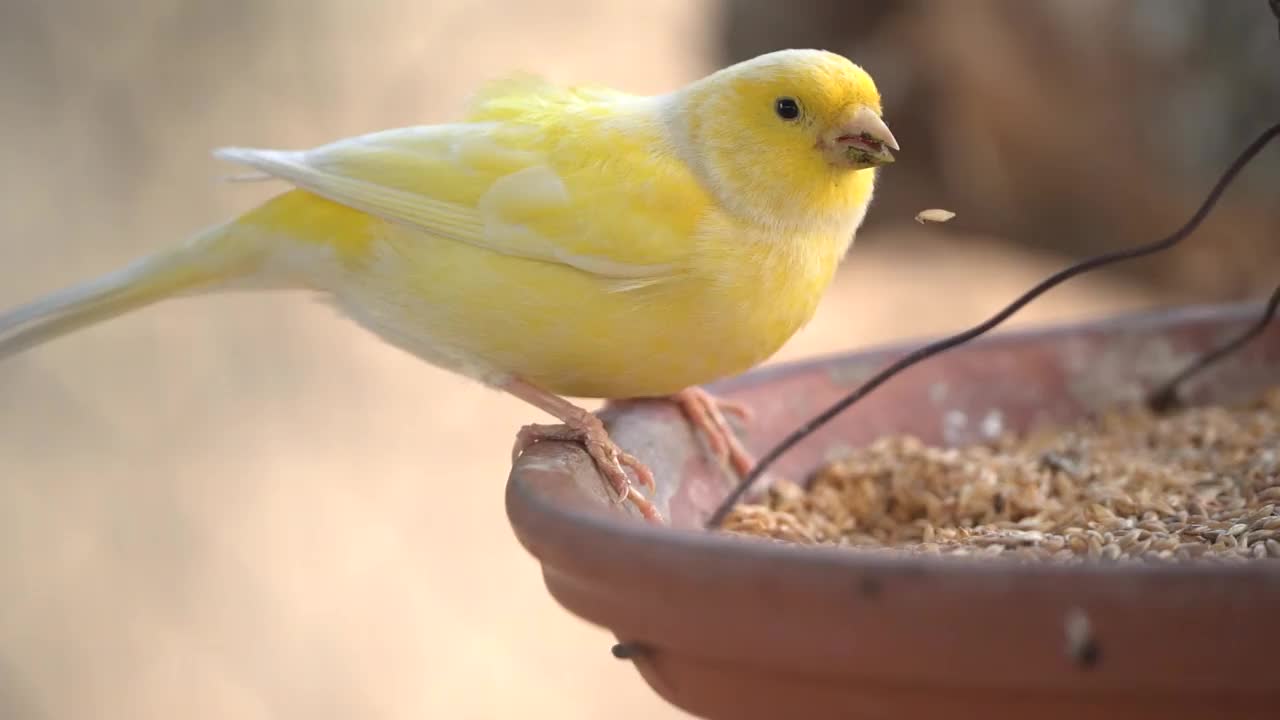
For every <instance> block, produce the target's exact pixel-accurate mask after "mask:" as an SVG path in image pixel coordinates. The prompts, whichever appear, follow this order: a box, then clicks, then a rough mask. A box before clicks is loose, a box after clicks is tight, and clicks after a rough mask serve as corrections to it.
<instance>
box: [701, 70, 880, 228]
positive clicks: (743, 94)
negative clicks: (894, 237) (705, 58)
mask: <svg viewBox="0 0 1280 720" xmlns="http://www.w3.org/2000/svg"><path fill="white" fill-rule="evenodd" d="M680 97H681V103H682V105H683V107H682V110H681V111H680V113H679V116H680V131H681V134H682V136H683V141H684V144H685V145H686V146H687V147H686V151H687V154H693V155H695V156H697V157H698V161H699V162H700V163H701V164H702V166H703V167H702V170H703V174H704V176H706V177H708V178H709V179H711V181H712V182H713V184H715V185H716V186H717V188H718V189H720V190H721V191H724V192H723V194H729V193H731V194H734V195H737V196H738V197H744V196H745V197H746V198H747V199H748V200H749V201H751V202H756V203H763V204H765V205H776V204H777V202H775V201H781V200H783V199H786V200H788V201H791V202H792V203H793V204H796V203H798V204H801V205H804V204H810V205H813V204H817V205H818V206H819V207H817V208H810V209H813V210H822V209H826V208H824V207H823V206H824V205H831V204H849V205H855V206H858V205H865V204H866V202H867V201H868V200H869V199H870V194H871V188H872V184H873V182H874V175H875V170H876V168H879V167H881V166H883V165H887V164H889V163H892V162H893V160H894V156H893V151H895V150H898V142H897V140H895V139H894V137H893V133H891V132H890V131H889V127H888V125H886V124H885V122H884V120H883V119H882V118H881V112H882V110H881V103H880V93H879V91H878V90H877V89H876V85H875V82H873V81H872V79H871V76H870V75H868V74H867V72H866V71H865V70H863V69H862V68H860V67H858V66H857V65H855V64H853V63H852V62H850V61H849V60H848V59H847V58H844V57H842V56H840V55H837V54H835V53H831V52H826V51H822V50H781V51H778V52H773V53H768V54H765V55H761V56H758V57H756V58H753V59H751V60H747V61H744V62H741V63H738V64H736V65H732V66H730V67H727V68H725V69H723V70H720V71H719V72H716V73H714V74H712V75H709V76H707V77H706V78H703V79H702V80H700V81H698V82H696V83H693V84H692V85H690V86H688V88H686V89H685V90H684V91H683V92H682V93H681V95H680ZM771 209H772V210H774V211H778V210H779V208H776V207H774V208H771ZM831 209H838V208H831Z"/></svg>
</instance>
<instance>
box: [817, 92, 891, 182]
mask: <svg viewBox="0 0 1280 720" xmlns="http://www.w3.org/2000/svg"><path fill="white" fill-rule="evenodd" d="M827 144H828V152H829V157H830V160H831V161H832V163H834V164H838V165H843V166H845V167H850V168H853V169H854V170H864V169H866V168H873V167H879V166H881V165H888V164H889V163H891V162H893V153H891V152H889V151H890V150H897V149H898V141H897V140H896V139H894V137H893V133H891V132H889V126H888V125H885V124H884V120H881V119H880V116H879V115H877V114H876V113H875V111H874V110H872V109H871V108H869V107H866V106H865V105H863V106H859V107H858V108H857V109H856V110H854V111H853V112H852V113H850V114H849V115H848V116H847V117H845V118H844V119H843V120H842V121H841V122H840V123H839V124H837V126H836V127H835V129H834V130H832V131H831V133H830V135H829V137H828V139H827Z"/></svg>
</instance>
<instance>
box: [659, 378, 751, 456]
mask: <svg viewBox="0 0 1280 720" xmlns="http://www.w3.org/2000/svg"><path fill="white" fill-rule="evenodd" d="M671 400H672V402H674V403H676V405H678V406H679V407H680V409H681V411H682V412H684V414H685V417H687V418H688V419H689V422H690V423H692V424H693V426H694V427H695V428H698V429H699V430H701V431H702V433H703V435H704V436H705V437H706V438H707V444H708V445H710V448H711V453H712V455H714V456H715V458H716V460H718V461H719V462H721V463H728V464H729V466H730V467H732V468H733V470H734V471H735V472H737V473H738V475H740V476H741V475H746V474H747V473H748V472H750V471H751V468H752V467H753V466H754V465H755V459H754V458H753V457H752V456H751V453H749V452H747V449H746V448H745V447H743V445H742V442H741V441H739V440H738V436H737V434H736V433H734V431H733V428H732V427H731V426H730V425H729V421H728V420H727V419H726V418H725V413H728V414H730V415H734V416H735V417H737V418H738V419H739V420H741V421H743V422H750V421H751V418H752V416H753V413H752V411H751V408H750V407H748V406H747V405H745V404H743V403H741V402H738V401H736V400H726V399H722V398H718V397H716V396H715V395H712V394H711V393H709V392H707V391H706V390H703V389H702V388H698V387H691V388H687V389H685V390H681V391H680V392H678V393H676V394H675V395H672V396H671Z"/></svg>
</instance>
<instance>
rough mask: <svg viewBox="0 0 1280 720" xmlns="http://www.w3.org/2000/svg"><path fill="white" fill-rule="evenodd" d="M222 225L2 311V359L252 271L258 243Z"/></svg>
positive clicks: (257, 253)
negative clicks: (135, 260)
mask: <svg viewBox="0 0 1280 720" xmlns="http://www.w3.org/2000/svg"><path fill="white" fill-rule="evenodd" d="M245 240H248V238H241V237H238V236H237V233H236V231H235V226H234V225H220V226H217V227H214V228H211V229H210V230H207V231H205V232H203V233H201V234H199V235H196V236H195V237H193V238H192V239H191V240H189V241H187V242H185V243H183V244H181V245H179V246H177V247H175V248H173V249H172V250H168V251H166V252H162V253H158V254H156V255H152V256H150V257H146V258H143V259H141V260H138V261H137V262H135V263H133V264H131V265H129V266H127V267H124V268H122V269H120V270H118V271H116V272H113V273H111V274H109V275H105V276H103V277H100V278H97V279H94V280H91V281H89V282H86V283H83V284H81V285H76V286H73V287H70V288H67V289H65V290H62V291H60V292H56V293H53V294H51V295H48V296H46V297H44V298H41V299H39V300H36V301H34V302H32V303H30V304H27V305H24V306H21V307H18V308H15V309H13V310H9V311H6V312H3V313H0V360H3V359H4V358H6V357H9V356H11V355H15V354H17V353H20V352H22V351H24V350H27V349H30V348H32V347H34V346H36V345H40V344H42V343H45V342H48V341H50V340H53V339H54V338H57V337H60V336H62V335H65V334H67V333H70V332H72V331H74V330H78V329H80V328H83V327H86V326H88V325H92V324H94V323H99V322H102V321H104V320H108V319H110V318H113V317H116V316H118V315H122V314H124V313H126V312H129V311H131V310H136V309H138V308H141V307H144V306H146V305H150V304H152V303H155V302H157V301H160V300H163V299H165V298H169V297H174V296H177V295H183V294H190V293H194V292H205V291H209V290H214V289H217V288H219V287H221V286H222V285H224V284H226V283H228V282H229V281H232V280H235V279H237V278H240V277H243V276H245V275H248V274H250V273H252V272H253V270H254V268H255V267H256V266H257V265H258V264H259V262H260V260H261V258H262V252H261V247H260V246H259V245H258V244H257V243H254V242H245Z"/></svg>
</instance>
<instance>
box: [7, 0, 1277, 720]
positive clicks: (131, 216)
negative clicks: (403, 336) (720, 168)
mask: <svg viewBox="0 0 1280 720" xmlns="http://www.w3.org/2000/svg"><path fill="white" fill-rule="evenodd" d="M790 46H817V47H825V48H828V49H831V50H835V51H838V52H842V53H844V54H846V55H848V56H850V57H851V58H853V59H854V60H855V61H857V62H859V63H861V64H863V65H864V66H865V67H867V68H868V70H870V71H871V72H872V74H873V75H874V76H875V77H876V78H877V80H878V82H879V85H880V87H881V90H882V92H883V94H884V96H885V104H886V115H887V118H888V121H889V124H890V126H891V127H892V128H893V129H894V132H895V134H896V135H897V137H898V139H899V141H900V142H901V144H902V147H903V151H902V153H901V154H900V161H899V162H898V163H897V164H896V165H894V166H893V167H891V168H889V169H888V171H887V172H885V173H884V174H883V176H882V181H881V184H880V189H879V191H878V197H877V201H876V204H875V205H874V207H873V210H872V212H871V215H870V218H869V220H868V221H867V223H866V225H865V226H864V227H865V229H864V231H863V232H862V233H861V234H860V236H859V240H858V243H857V244H856V246H855V248H854V250H853V251H852V253H851V255H850V257H849V259H848V261H847V263H846V266H845V268H844V269H843V271H842V274H841V277H840V280H839V282H838V284H837V286H836V287H835V288H834V289H833V290H832V291H831V293H830V295H829V296H828V297H827V298H826V300H825V302H824V305H823V307H822V310H821V312H820V314H819V316H818V317H817V318H816V319H815V320H814V322H813V323H812V324H811V325H810V326H809V327H808V328H806V329H805V330H804V331H803V332H802V333H801V334H800V335H798V336H797V337H796V338H795V339H794V341H793V342H792V343H790V344H789V345H788V346H787V348H786V349H785V350H784V351H783V352H782V353H781V354H780V355H779V357H778V358H776V360H775V361H782V360H787V359H794V358H797V357H802V356H806V355H811V354H814V353H818V352H830V351H845V350H851V349H856V348H863V347H867V346H869V345H873V344H877V343H881V342H885V341H889V340H895V339H903V338H913V337H919V336H922V335H930V334H934V333H939V332H944V331H948V330H954V329H958V328H960V327H962V326H965V325H968V324H971V323H973V322H975V321H977V320H980V319H982V318H983V317H985V316H986V315H988V314H990V313H991V312H993V311H995V310H996V309H997V308H998V307H999V306H1001V305H1002V304H1004V303H1005V302H1007V301H1008V300H1009V299H1011V298H1012V297H1013V296H1014V295H1015V294H1017V293H1018V292H1019V291H1021V290H1022V289H1023V288H1025V287H1028V286H1029V285H1031V284H1032V283H1033V282H1034V281H1036V280H1037V279H1039V278H1040V277H1041V276H1043V275H1045V274H1047V273H1048V272H1050V271H1052V270H1054V269H1057V268H1058V267H1060V266H1062V265H1063V264H1065V263H1067V262H1068V261H1070V260H1071V259H1073V258H1077V257H1080V256H1082V255H1085V254H1089V253H1094V252H1097V251H1100V250H1103V249H1110V248H1117V247H1121V246H1126V245H1131V244H1135V243H1139V242H1145V241H1148V240H1150V239H1153V238H1154V237H1156V236H1158V235H1162V234H1165V233H1167V232H1169V231H1171V230H1172V229H1174V228H1175V227H1177V226H1178V225H1179V224H1180V223H1182V222H1183V221H1184V219H1185V218H1186V217H1187V216H1188V215H1189V214H1190V212H1191V211H1192V209H1193V207H1194V205H1195V204H1196V203H1198V202H1199V201H1200V200H1201V198H1202V196H1203V194H1204V193H1205V192H1206V191H1207V188H1208V186H1209V185H1210V183H1211V182H1212V181H1213V179H1214V176H1216V175H1217V174H1218V173H1219V172H1221V171H1222V169H1223V168H1224V167H1225V166H1226V164H1227V163H1228V162H1229V160H1230V158H1231V156H1232V155H1234V153H1236V152H1238V151H1239V149H1241V148H1242V147H1243V146H1244V145H1245V144H1246V143H1247V142H1249V141H1250V140H1252V138H1253V136H1255V135H1256V134H1257V133H1258V132H1259V131H1260V130H1261V129H1262V128H1263V127H1264V126H1265V125H1266V124H1267V123H1269V122H1273V121H1274V120H1275V119H1276V117H1277V115H1278V114H1280V112H1278V110H1280V46H1278V44H1277V37H1276V25H1275V21H1274V20H1273V19H1272V18H1271V16H1270V15H1269V14H1268V12H1267V10H1266V3H1265V2H1264V0H1253V1H1245V0H1238V1H1236V2H1230V3H1226V2H1219V1H1217V0H1126V1H1125V2H1102V1H1100V0H1053V1H1050V0H1034V1H1026V0H966V2H963V3H960V2H941V1H932V2H930V1H926V0H903V1H898V2H888V1H880V2H875V1H870V0H862V1H857V0H829V1H825V2H817V1H814V2H792V3H785V4H784V3H778V2H773V1H772V0H755V1H747V0H742V1H740V2H728V1H720V2H715V1H711V0H701V1H698V2H691V1H689V0H646V2H641V3H637V2H622V1H617V2H590V3H586V2H581V3H573V2H568V1H567V0H530V1H528V2H498V1H497V0H471V1H466V0H438V1H435V2H426V1H423V0H413V1H410V0H371V1H370V2H367V3H355V2H346V1H344V0H309V1H307V2H303V1H302V0H134V1H133V2H118V3H102V2H92V1H90V0H6V1H5V2H4V3H0V93H3V101H2V102H0V168H3V170H2V171H0V183H3V185H2V186H0V187H2V188H3V192H0V306H6V307H7V306H10V305H13V304H17V303H20V302H24V301H27V300H30V299H32V298H34V297H36V296H38V295H41V294H43V293H45V292H48V291H50V290H53V289H56V288H60V287H62V286H64V285H67V284H70V283H73V282H76V281H79V280H82V279H85V278H87V277H91V276H93V275H96V274H98V273H101V272H104V271H106V270H109V269H113V268H115V267H117V266H119V265H121V264H123V263H125V262H127V261H129V260H130V259H132V258H134V257H135V256H137V255H139V254H142V253H145V252H149V251H151V250H154V249H157V248H160V247H162V246H164V245H165V244H167V243H170V242H174V241H176V240H178V239H180V238H182V237H184V236H185V235H187V234H189V233H191V232H192V231H194V230H196V229H198V228H200V227H202V226H204V225H206V224H209V223H213V222H216V221H220V220H222V219H225V218H227V217H228V216H231V215H233V214H234V213H237V212H240V211H243V210H245V209H248V208H249V207H251V206H252V205H253V204H254V203H255V202H257V201H260V200H262V199H264V198H265V197H266V194H267V193H270V192H272V191H274V190H275V189H276V187H275V186H268V185H259V184H254V185H233V184H225V183H221V182H220V178H221V177H223V176H225V175H227V174H229V173H232V172H235V171H236V169H234V168H231V167H228V166H223V165H220V164H218V163H215V162H214V161H213V160H212V159H211V158H210V156H209V151H210V150H211V149H212V148H214V147H216V146H219V145H225V144H241V145H260V146H274V147H304V146H308V145H312V144H316V143H322V142H326V141H329V140H333V139H336V138H339V137H342V136H345V135H350V134H356V133H361V132H367V131H371V130H377V129H382V128H386V127H391V126H397V125H405V124H414V123H431V122H440V121H447V120H450V119H453V118H455V117H457V115H458V113H459V112H460V110H461V106H462V103H464V101H465V100H466V97H467V95H468V93H469V92H470V91H471V90H472V89H474V88H475V87H476V85H477V84H478V83H480V82H482V81H484V80H486V79H489V78H492V77H494V76H497V75H501V74H503V73H505V72H507V71H510V70H513V69H522V70H529V71H533V72H537V73H541V74H544V75H547V76H549V77H552V78H553V79H557V80H562V81H567V82H600V83H605V84H609V85H613V86H617V87H620V88H623V89H627V90H631V91H635V92H662V91H665V90H668V89H670V88H672V87H675V86H678V85H681V84H683V83H686V82H688V81H690V80H693V79H694V78H696V77H698V76H700V75H702V74H704V73H706V72H708V71H710V70H712V69H714V68H716V67H719V66H722V65H725V64H728V63H730V62H733V61H736V60H740V59H744V58H747V57H750V56H752V55H755V54H757V53H761V52H765V51H769V50H774V49H778V48H783V47H790ZM1277 180H1280V155H1277V153H1276V152H1275V151H1271V152H1269V153H1268V154H1265V155H1263V156H1262V158H1261V159H1260V161H1259V162H1258V163H1257V164H1255V165H1254V166H1253V167H1252V168H1251V169H1250V170H1249V171H1247V173H1246V175H1245V176H1244V177H1243V178H1242V181H1241V182H1240V183H1239V184H1238V185H1236V187H1235V188H1234V189H1233V190H1232V191H1231V193H1230V194H1229V195H1228V197H1227V199H1226V201H1225V202H1224V204H1223V206H1222V208H1221V209H1220V210H1219V211H1218V212H1217V214H1216V215H1215V216H1214V217H1213V218H1212V219H1211V221H1210V222H1209V223H1207V225H1206V226H1205V228H1204V229H1203V231H1201V232H1200V233H1199V234H1198V235H1196V236H1195V237H1194V238H1192V239H1191V240H1190V241H1189V242H1188V243H1187V244H1186V245H1185V246H1184V247H1181V248H1180V249H1177V250H1176V251H1174V252H1171V253H1168V254H1167V255H1165V256H1163V257H1158V258H1153V259H1151V260H1147V261H1142V262H1140V263H1135V264H1133V265H1132V266H1130V267H1126V268H1121V269H1118V270H1116V271H1114V272H1110V273H1106V274H1103V275H1095V276H1091V277H1086V278H1082V279H1080V280H1078V281H1074V282H1072V283H1070V284H1068V285H1067V286H1065V287H1063V288H1061V289H1059V290H1055V291H1053V292H1052V293H1050V294H1049V295H1048V296H1046V297H1045V298H1044V299H1042V300H1041V301H1039V302H1038V303H1037V304H1035V305H1033V306H1032V307H1031V308H1029V309H1028V310H1027V311H1026V312H1024V313H1023V314H1021V315H1020V316H1019V317H1018V318H1017V319H1016V320H1015V321H1014V322H1013V323H1011V324H1012V325H1015V326H1016V325H1026V324H1030V323H1042V322H1056V321H1064V320H1071V319H1080V318H1087V317H1097V316H1100V315H1105V314H1109V313H1114V312H1118V311H1122V310H1132V309H1136V308H1145V307H1154V306H1159V305H1172V304H1182V303H1191V302H1210V301H1221V300H1234V299H1241V298H1246V297H1255V296H1261V295H1265V293H1266V292H1267V290H1268V289H1269V287H1270V286H1271V284H1272V283H1274V282H1275V281H1276V280H1277V279H1280V257H1277V255H1280V243H1276V242H1274V238H1275V237H1277V231H1280V213H1277V212H1276V207H1277V203H1276V198H1275V190H1274V188H1275V187H1277ZM927 207H942V208H947V209H951V210H954V211H955V212H957V213H958V216H957V217H956V219H955V220H954V221H952V222H951V223H949V224H946V225H941V226H927V227H926V226H921V225H918V224H916V223H915V222H913V221H912V218H913V216H914V215H915V213H916V212H917V211H919V210H921V209H924V208H927ZM544 420H545V418H543V417H541V416H540V415H539V414H538V413H537V412H535V411H534V410H532V409H530V408H528V407H526V406H524V405H522V404H521V403H519V402H517V401H515V400H512V399H509V398H506V397H503V396H501V395H498V394H497V393H494V392H491V391H489V390H486V389H482V388H480V387H477V386H475V385H473V384H471V383H469V382H466V381H463V380H459V379H456V378H454V377H452V376H449V375H447V374H445V373H443V372H441V371H438V370H435V369H433V368H431V367H428V366H426V365H424V364H423V363H421V362H418V361H416V360H414V359H412V358H410V357H407V356H405V355H404V354H402V353H400V352H398V351H395V350H392V349H389V348H387V347H385V346H383V345H381V344H380V343H378V342H377V341H375V340H374V339H372V338H371V337H370V336H368V335H366V334H365V333H364V332H363V331H360V330H358V329H356V328H355V327H354V326H353V325H352V324H350V323H347V322H345V321H343V320H341V319H340V318H337V317H335V316H334V315H333V314H332V313H331V312H329V311H328V310H326V309H324V308H323V307H320V306H318V305H317V304H315V303H313V302H312V301H311V300H309V299H308V298H306V297H301V296H293V295H275V296H223V297H209V298H201V299H192V300H184V301H179V302H172V303H168V304H164V305H161V306H157V307H155V308H152V309H148V310H146V311H144V312H141V313H138V314H135V315H131V316H128V317H126V318H123V319H120V320H117V321H113V322H111V323H109V324H106V325H103V326H100V327H97V328H93V329H91V330H89V331H86V332H83V333H80V334H77V335H74V336H72V337H69V338H67V339H65V340H62V341H59V342H57V343H55V344H52V345H49V346H47V347H45V348H41V349H39V350H37V351H34V352H31V353H29V354H27V355H24V356H21V357H19V358H17V359H15V360H13V361H11V362H7V363H5V364H4V365H3V366H0V588H2V590H3V591H2V592H0V717H3V718H5V719H6V720H35V719H37V718H59V719H60V718H90V717H92V718H102V719H114V718H132V719H137V720H150V719H152V718H155V719H160V718H166V719H167V718H173V717H183V718H190V719H192V720H197V719H199V720H203V719H205V718H237V719H244V720H258V719H262V718H303V717H305V718H309V719H318V718H388V719H398V718H421V717H448V718H502V717H512V716H516V715H519V716H521V717H531V718H599V717H610V718H613V719H614V720H626V719H628V718H658V717H679V714H678V713H676V712H675V711H673V710H670V709H668V708H666V707H665V706H664V705H663V704H662V703H661V702H660V701H659V700H657V699H656V697H655V696H654V695H653V694H652V693H651V692H650V691H649V690H648V688H647V687H646V686H645V685H644V684H643V683H642V681H641V680H640V679H639V677H638V675H636V674H635V673H634V671H633V670H632V669H631V668H630V666H628V665H626V664H625V663H619V662H617V661H615V660H613V659H612V658H611V657H610V656H609V654H608V648H609V645H610V643H611V641H612V638H611V637H610V636H609V635H608V634H607V633H606V632H604V631H602V630H599V629H597V628H594V627H590V626H588V625H586V624H584V623H581V622H579V621H578V620H576V619H575V618H573V617H571V616H569V615H568V614H567V613H566V612H564V611H562V610H561V609H560V608H559V607H558V606H556V605H555V604H554V602H553V601H552V600H551V599H550V598H549V597H548V596H547V595H546V593H545V591H544V589H543V586H542V582H541V578H540V576H539V573H538V570H537V564H536V563H535V562H534V561H533V560H532V559H531V558H530V557H529V556H528V555H527V554H526V553H525V552H524V550H523V549H522V548H521V547H520V546H519V545H518V544H517V542H516V541H515V539H514V538H513V536H512V534H511V532H510V530H509V529H508V527H507V523H506V517H505V514H504V510H503V501H502V494H503V485H504V482H505V479H506V473H507V471H508V468H509V458H508V453H509V450H510V446H511V441H512V438H513V436H514V433H515V432H516V430H517V428H518V427H519V425H520V424H522V423H525V422H530V421H544Z"/></svg>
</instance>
